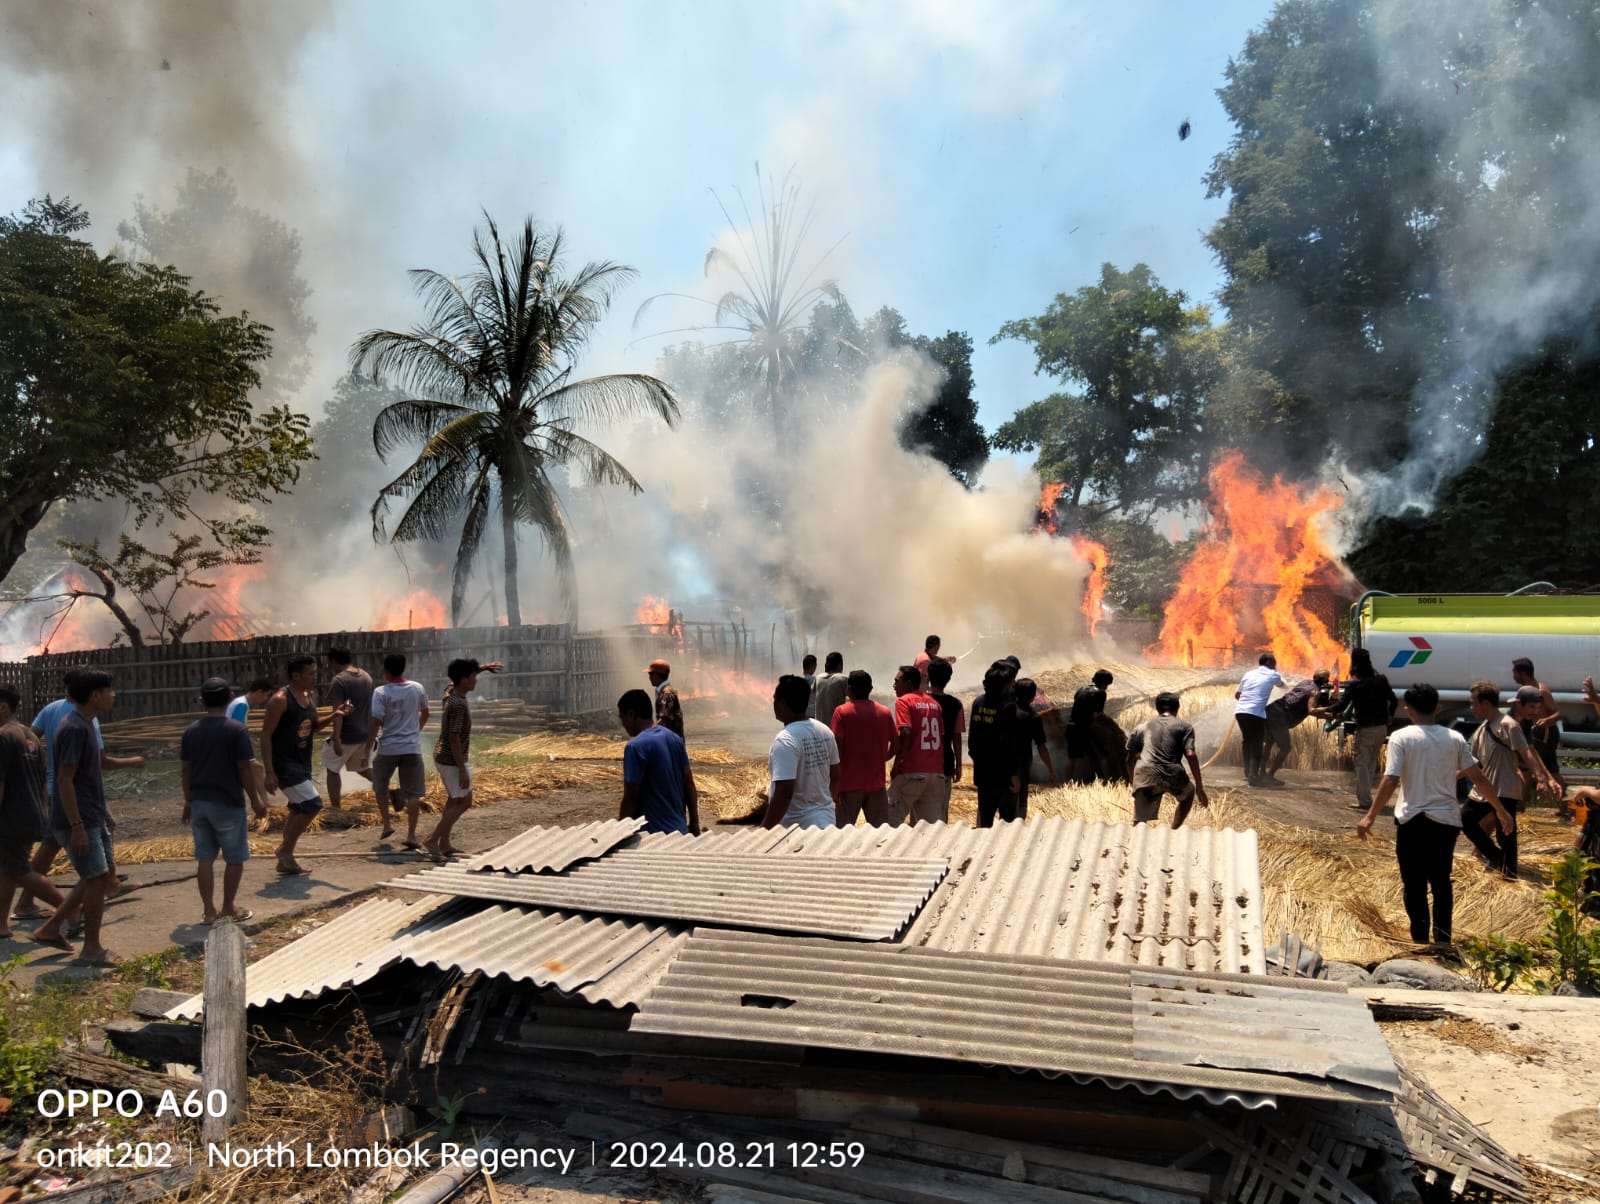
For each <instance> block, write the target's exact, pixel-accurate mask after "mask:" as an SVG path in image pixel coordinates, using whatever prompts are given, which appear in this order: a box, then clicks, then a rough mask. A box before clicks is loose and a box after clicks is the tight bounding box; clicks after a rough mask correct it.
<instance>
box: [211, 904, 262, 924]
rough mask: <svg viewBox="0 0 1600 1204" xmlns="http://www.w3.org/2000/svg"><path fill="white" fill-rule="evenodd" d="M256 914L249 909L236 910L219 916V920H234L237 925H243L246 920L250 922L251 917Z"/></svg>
mask: <svg viewBox="0 0 1600 1204" xmlns="http://www.w3.org/2000/svg"><path fill="white" fill-rule="evenodd" d="M255 914H256V913H255V912H253V911H251V910H250V909H249V908H248V907H244V908H236V909H235V910H233V911H225V912H223V913H222V914H221V915H219V916H218V917H217V919H219V920H232V921H233V922H234V923H235V924H243V923H244V922H245V921H246V920H248V919H249V918H250V917H251V916H253V915H255Z"/></svg>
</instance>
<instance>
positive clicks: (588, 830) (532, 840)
mask: <svg viewBox="0 0 1600 1204" xmlns="http://www.w3.org/2000/svg"><path fill="white" fill-rule="evenodd" d="M642 827H644V820H643V819H606V820H599V821H597V822H595V823H592V824H580V825H579V826H578V827H576V828H529V829H528V830H527V831H526V832H524V833H523V834H522V835H521V836H513V837H512V838H511V839H510V840H508V841H506V842H505V844H503V845H500V846H498V847H497V848H493V849H490V850H489V851H488V852H487V853H480V854H479V855H478V856H476V857H474V858H472V859H471V860H469V861H465V862H463V863H462V865H463V868H465V869H471V870H510V871H512V872H513V873H515V872H518V871H523V870H526V871H528V872H531V873H540V872H542V871H545V870H564V869H566V868H567V867H568V866H569V865H575V864H576V863H577V862H580V861H591V860H593V859H594V858H596V857H604V856H605V855H606V854H607V853H609V852H610V851H611V850H612V849H614V848H616V847H617V846H618V845H619V844H621V843H622V842H623V841H624V840H627V839H628V838H629V837H630V836H632V835H633V834H634V833H635V832H637V831H638V830H639V829H640V828H642Z"/></svg>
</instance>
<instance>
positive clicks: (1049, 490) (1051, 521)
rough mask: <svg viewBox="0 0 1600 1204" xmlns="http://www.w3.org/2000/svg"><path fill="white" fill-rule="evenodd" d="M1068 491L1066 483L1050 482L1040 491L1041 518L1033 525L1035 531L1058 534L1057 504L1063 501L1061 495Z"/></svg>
mask: <svg viewBox="0 0 1600 1204" xmlns="http://www.w3.org/2000/svg"><path fill="white" fill-rule="evenodd" d="M1066 490H1067V485H1066V482H1065V481H1048V482H1046V483H1045V485H1044V487H1043V488H1042V489H1040V490H1039V516H1038V518H1036V519H1035V520H1034V523H1033V529H1034V530H1035V531H1039V532H1042V533H1043V534H1045V535H1054V534H1055V533H1056V503H1057V502H1058V501H1060V500H1061V495H1062V494H1063V493H1065V492H1066Z"/></svg>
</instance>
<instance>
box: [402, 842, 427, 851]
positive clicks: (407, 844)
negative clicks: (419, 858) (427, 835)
mask: <svg viewBox="0 0 1600 1204" xmlns="http://www.w3.org/2000/svg"><path fill="white" fill-rule="evenodd" d="M400 847H401V848H402V849H410V850H411V851H412V852H413V853H420V852H422V846H421V845H420V844H418V843H417V842H416V841H414V840H402V841H401V842H400Z"/></svg>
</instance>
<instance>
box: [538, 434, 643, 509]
mask: <svg viewBox="0 0 1600 1204" xmlns="http://www.w3.org/2000/svg"><path fill="white" fill-rule="evenodd" d="M541 433H542V435H543V437H544V443H545V446H546V447H547V448H548V449H549V454H550V458H551V459H552V460H554V461H555V462H556V463H558V464H567V463H571V462H574V461H576V462H577V464H578V465H579V467H581V468H582V469H583V473H584V476H585V477H586V478H587V479H588V481H589V482H590V483H591V484H595V485H626V486H627V487H628V489H629V490H630V491H631V492H633V493H635V494H639V493H643V492H644V486H643V485H641V484H639V482H638V480H637V479H636V478H635V477H634V475H633V474H632V473H631V472H629V471H628V470H627V469H626V468H624V467H623V465H622V461H620V460H618V459H617V458H616V457H615V456H613V455H612V454H611V453H610V452H608V451H606V450H605V448H603V447H601V446H600V445H599V444H597V443H592V442H590V441H589V440H588V439H585V438H584V437H583V436H582V435H580V434H578V433H577V432H576V431H574V430H571V429H569V428H567V427H564V426H548V427H546V428H545V429H544V431H543V432H541Z"/></svg>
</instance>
